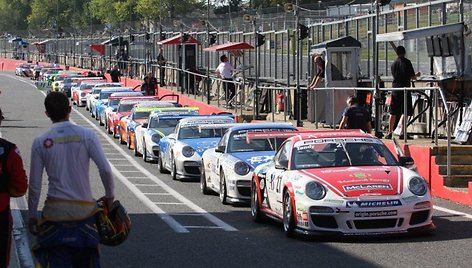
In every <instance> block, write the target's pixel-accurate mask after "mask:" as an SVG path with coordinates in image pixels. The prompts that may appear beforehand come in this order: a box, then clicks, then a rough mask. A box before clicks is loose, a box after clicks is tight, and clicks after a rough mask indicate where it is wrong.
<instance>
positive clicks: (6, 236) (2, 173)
mask: <svg viewBox="0 0 472 268" xmlns="http://www.w3.org/2000/svg"><path fill="white" fill-rule="evenodd" d="M3 119H5V118H4V117H3V113H2V110H1V109H0V124H1V122H2V121H3ZM27 188H28V182H27V179H26V172H25V169H24V168H23V160H22V159H21V155H20V153H19V151H18V148H17V147H16V145H15V144H13V143H11V142H9V141H7V140H5V139H2V138H0V267H8V265H9V262H10V250H11V241H12V240H11V238H12V224H13V223H12V217H11V211H10V197H20V196H23V195H25V193H26V189H27Z"/></svg>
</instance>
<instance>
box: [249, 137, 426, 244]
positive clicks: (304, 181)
mask: <svg viewBox="0 0 472 268" xmlns="http://www.w3.org/2000/svg"><path fill="white" fill-rule="evenodd" d="M412 165H413V159H412V158H411V157H406V156H399V157H398V160H397V159H396V158H395V156H394V155H393V154H392V153H391V152H390V151H389V150H388V148H387V147H386V146H385V145H384V144H383V143H382V141H381V140H379V139H377V138H375V137H374V136H372V135H370V134H366V133H364V132H361V131H353V130H346V131H340V130H338V131H317V132H316V131H314V132H312V133H302V134H298V135H295V136H293V137H291V138H289V139H287V140H286V141H285V142H284V144H282V146H281V147H280V148H279V150H278V151H277V153H276V154H275V156H274V159H273V160H272V161H270V162H269V163H267V164H263V165H260V166H258V167H257V168H256V170H255V171H254V176H253V179H252V185H251V214H252V218H253V220H255V221H257V222H259V221H261V220H263V219H264V218H266V217H267V216H268V217H270V218H272V219H277V220H280V221H282V222H283V228H284V231H285V233H286V234H287V235H289V236H290V235H292V234H293V233H294V232H297V233H301V234H315V235H321V234H337V235H363V236H371V235H386V234H401V233H428V232H432V231H433V230H434V229H435V225H434V224H433V222H432V219H431V216H432V214H433V203H432V199H431V195H430V193H429V190H428V185H427V183H426V181H425V180H424V179H423V178H422V177H421V176H420V175H419V174H418V173H416V172H415V171H413V170H411V169H409V168H407V167H408V166H412Z"/></svg>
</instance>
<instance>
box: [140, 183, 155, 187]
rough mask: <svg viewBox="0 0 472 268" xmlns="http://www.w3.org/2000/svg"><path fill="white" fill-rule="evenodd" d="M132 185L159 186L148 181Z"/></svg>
mask: <svg viewBox="0 0 472 268" xmlns="http://www.w3.org/2000/svg"><path fill="white" fill-rule="evenodd" d="M134 185H135V186H156V187H161V186H159V185H157V184H155V183H149V184H147V183H135V184H134Z"/></svg>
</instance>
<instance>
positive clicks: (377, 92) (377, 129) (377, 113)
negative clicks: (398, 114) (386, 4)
mask: <svg viewBox="0 0 472 268" xmlns="http://www.w3.org/2000/svg"><path fill="white" fill-rule="evenodd" d="M374 8H375V16H374V18H373V20H372V44H373V51H372V52H373V54H374V59H373V61H374V66H373V67H374V70H373V74H374V88H375V92H374V101H375V136H376V137H378V138H382V136H383V134H382V132H381V131H380V120H381V118H380V108H381V107H380V104H381V99H382V94H381V92H380V77H379V47H378V45H377V32H378V28H377V27H378V23H379V13H380V4H379V1H378V0H377V1H375V2H374Z"/></svg>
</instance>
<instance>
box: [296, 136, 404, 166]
mask: <svg viewBox="0 0 472 268" xmlns="http://www.w3.org/2000/svg"><path fill="white" fill-rule="evenodd" d="M292 163H293V164H292V168H293V169H306V168H324V167H341V166H397V165H398V162H397V160H396V159H395V157H394V156H393V155H392V153H391V152H390V151H389V150H388V149H387V147H385V145H383V144H382V143H380V142H366V139H359V140H356V139H352V141H351V142H346V141H338V140H337V139H329V141H327V142H323V141H322V140H321V141H320V140H316V141H314V142H313V143H310V142H307V141H303V142H299V143H297V144H295V146H294V148H293V153H292Z"/></svg>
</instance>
